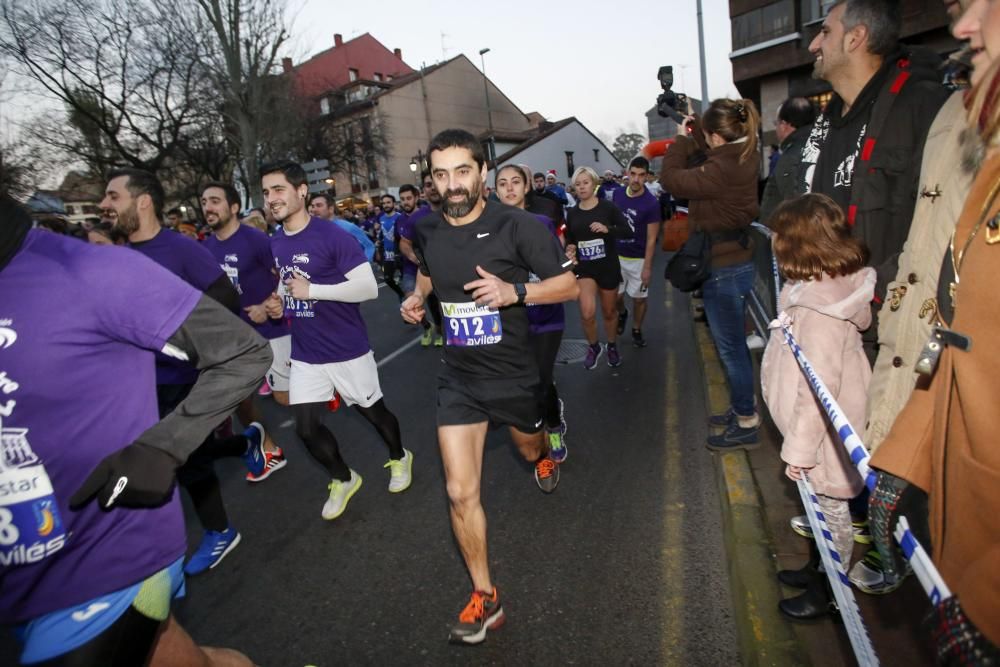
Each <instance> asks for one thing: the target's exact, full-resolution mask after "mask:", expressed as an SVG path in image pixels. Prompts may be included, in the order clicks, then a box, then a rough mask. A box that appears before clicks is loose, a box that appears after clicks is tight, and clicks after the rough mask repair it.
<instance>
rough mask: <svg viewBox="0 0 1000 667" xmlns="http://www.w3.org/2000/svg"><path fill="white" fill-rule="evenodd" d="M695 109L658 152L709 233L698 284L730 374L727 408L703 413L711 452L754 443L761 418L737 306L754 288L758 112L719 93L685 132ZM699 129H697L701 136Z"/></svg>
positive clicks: (668, 181)
mask: <svg viewBox="0 0 1000 667" xmlns="http://www.w3.org/2000/svg"><path fill="white" fill-rule="evenodd" d="M694 122H695V118H694V116H686V117H685V118H684V119H683V122H681V124H680V127H679V128H678V133H677V137H676V139H675V141H674V144H673V145H672V146H671V147H670V148H669V149H668V150H667V152H666V154H665V155H664V157H663V166H662V169H661V172H660V184H661V185H662V186H663V187H664V189H665V190H666V191H667V192H670V193H671V194H672V195H674V196H675V197H681V198H686V199H688V215H689V218H690V223H691V225H692V229H693V230H698V231H703V232H705V233H707V234H709V237H710V239H711V250H710V253H711V257H710V265H709V266H710V274H709V277H708V280H706V281H705V283H704V285H703V286H702V293H703V295H704V300H705V315H706V316H707V318H708V323H709V326H711V328H712V336H713V337H714V338H715V344H716V346H717V347H718V350H719V358H720V359H721V360H722V365H723V368H724V369H725V372H726V379H727V380H728V381H729V392H730V407H729V409H728V410H727V411H726V412H725V413H724V414H721V415H714V416H712V417H710V419H709V423H710V424H712V425H713V426H721V427H724V428H725V430H724V431H723V432H722V433H721V434H719V435H713V436H710V437H709V438H708V447H709V448H710V449H713V450H716V451H729V450H734V449H748V448H752V447H756V446H757V428H758V426H759V425H760V417H759V416H758V415H757V411H756V409H755V405H754V379H753V366H752V365H751V362H750V351H749V349H747V345H746V333H745V329H744V326H745V323H744V318H745V314H744V307H745V303H746V296H747V294H748V293H749V292H750V290H751V289H752V287H753V277H754V267H753V263H752V261H751V257H752V255H753V247H752V240H751V238H750V236H749V234H748V233H747V230H748V228H749V226H750V223H751V222H752V221H753V220H754V217H755V216H756V215H757V211H758V204H757V173H758V166H759V165H760V153H759V151H758V146H757V129H758V127H759V126H760V117H759V116H758V114H757V109H756V107H755V106H754V104H753V102H751V101H750V100H728V99H718V100H715V101H714V102H712V104H711V105H710V106H709V107H708V111H706V113H705V115H704V118H703V119H702V121H701V124H702V128H700V129H699V128H697V127H695V130H694V133H693V134H694V135H695V137H697V138H692V137H689V136H688V127H689V126H691V125H692V123H694ZM701 135H703V136H701ZM701 139H703V140H704V144H705V145H706V146H705V147H706V150H705V154H706V158H705V161H704V162H702V163H701V164H699V165H698V166H689V161H688V158H689V157H690V156H691V155H692V154H694V153H695V152H696V151H697V150H698V149H699V143H701V142H700V140H701Z"/></svg>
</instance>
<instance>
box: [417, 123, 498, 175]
mask: <svg viewBox="0 0 1000 667" xmlns="http://www.w3.org/2000/svg"><path fill="white" fill-rule="evenodd" d="M447 148H465V149H467V150H468V151H469V152H470V153H472V159H473V160H475V161H476V166H477V167H479V168H480V169H482V168H483V165H484V164H486V152H485V151H484V150H483V145H482V144H481V143H479V139H476V137H475V135H473V134H472V133H471V132H468V131H466V130H460V129H457V128H452V129H449V130H443V131H441V132H438V133H437V134H436V135H435V136H434V138H433V139H431V143H430V144H429V145H428V146H427V155H428V156H430V157H433V154H434V151H443V150H445V149H447ZM428 159H429V158H428Z"/></svg>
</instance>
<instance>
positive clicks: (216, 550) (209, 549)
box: [184, 526, 240, 576]
mask: <svg viewBox="0 0 1000 667" xmlns="http://www.w3.org/2000/svg"><path fill="white" fill-rule="evenodd" d="M239 543H240V534H239V532H238V531H237V530H236V529H235V528H233V527H232V526H230V527H229V528H226V530H224V531H223V532H221V533H218V532H216V531H214V530H206V531H205V537H203V538H201V544H199V545H198V548H197V549H196V550H195V552H194V553H193V554H191V558H189V559H188V562H187V564H186V565H185V566H184V574H186V575H188V576H194V575H196V574H201V573H202V572H204V571H205V570H211V569H212V568H213V567H215V566H216V565H218V564H219V563H221V562H222V559H223V558H225V557H226V556H227V555H228V554H229V552H230V551H232V550H233V549H235V548H236V545H237V544H239Z"/></svg>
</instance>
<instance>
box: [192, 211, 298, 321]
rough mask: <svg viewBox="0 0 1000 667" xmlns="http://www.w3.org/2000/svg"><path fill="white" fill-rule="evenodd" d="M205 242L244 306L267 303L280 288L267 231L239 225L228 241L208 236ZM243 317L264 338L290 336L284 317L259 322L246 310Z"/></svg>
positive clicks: (241, 312)
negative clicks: (253, 319) (268, 298)
mask: <svg viewBox="0 0 1000 667" xmlns="http://www.w3.org/2000/svg"><path fill="white" fill-rule="evenodd" d="M203 245H204V246H205V248H207V249H208V251H209V252H210V253H212V256H213V257H215V261H216V262H218V264H219V266H220V267H222V270H223V271H224V272H225V274H226V275H227V276H229V280H231V281H232V283H233V287H235V288H236V291H237V292H239V295H240V308H241V309H242V308H246V307H248V306H256V305H259V304H262V303H264V301H265V300H266V299H267V297H269V296H270V295H271V294H272V293H273V292H274V291H275V290H276V289H277V288H278V278H277V276H275V275H274V257H272V256H271V239H269V238H268V237H267V234H265V233H264V232H262V231H260V230H258V229H254V228H253V227H249V226H247V225H240V226H239V229H237V230H236V232H235V233H234V234H233V235H232V236H230V237H229V238H228V239H226V240H225V241H220V240H219V239H218V238H216V237H215V236H209V237H208V238H207V239H205V241H204V242H203ZM240 317H241V318H243V321H244V322H246V323H247V324H249V325H250V326H252V327H253V328H254V329H256V330H257V333H259V334H260V335H261V336H263V337H264V338H267V339H271V338H280V337H281V336H287V335H288V324H287V323H286V322H285V320H284V319H280V320H272V319H268V320H267V321H266V322H264V323H263V324H257V323H256V322H253V321H251V320H250V316H249V315H248V314H247V312H246V311H245V310H241V311H240Z"/></svg>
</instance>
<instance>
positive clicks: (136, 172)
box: [108, 167, 180, 219]
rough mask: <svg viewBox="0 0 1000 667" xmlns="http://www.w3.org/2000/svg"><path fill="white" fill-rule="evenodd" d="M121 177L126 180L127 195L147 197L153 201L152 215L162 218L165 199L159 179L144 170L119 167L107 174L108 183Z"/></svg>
mask: <svg viewBox="0 0 1000 667" xmlns="http://www.w3.org/2000/svg"><path fill="white" fill-rule="evenodd" d="M122 176H124V177H126V178H128V182H127V183H126V184H125V189H127V190H128V192H129V194H130V195H132V196H133V197H138V196H140V195H149V198H150V199H152V200H153V214H154V215H156V217H157V219H159V218H162V217H163V200H164V199H166V195H164V193H163V184H162V183H160V179H158V178H157V177H156V174H154V173H153V172H151V171H146V170H145V169H136V168H135V167H121V168H119V169H112V170H111V171H110V172H108V181H113V180H114V179H116V178H120V177H122ZM178 213H180V211H178Z"/></svg>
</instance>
